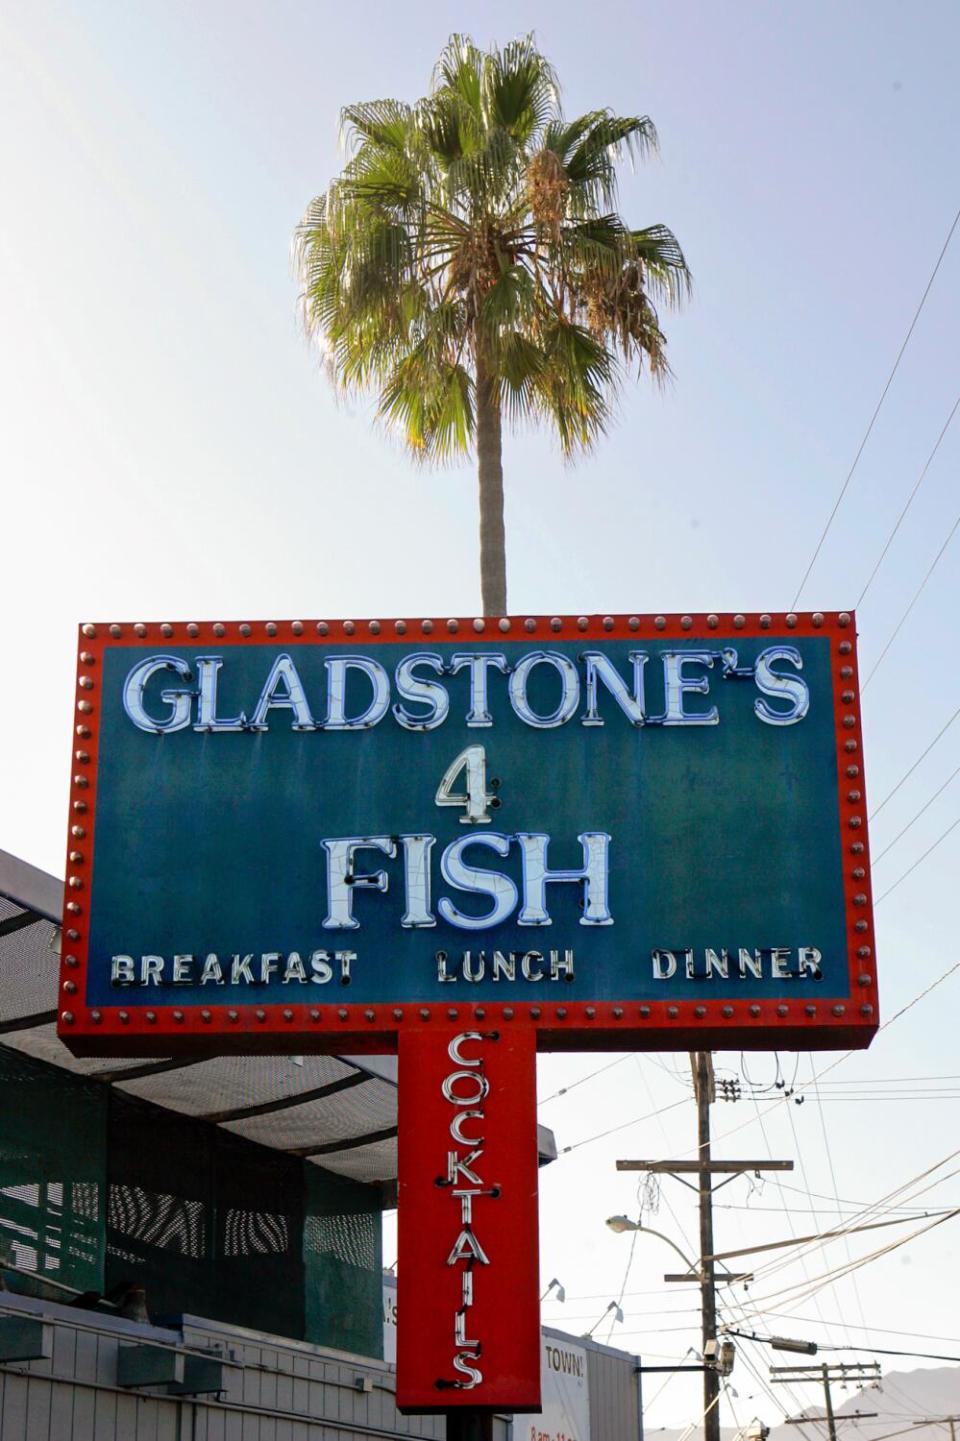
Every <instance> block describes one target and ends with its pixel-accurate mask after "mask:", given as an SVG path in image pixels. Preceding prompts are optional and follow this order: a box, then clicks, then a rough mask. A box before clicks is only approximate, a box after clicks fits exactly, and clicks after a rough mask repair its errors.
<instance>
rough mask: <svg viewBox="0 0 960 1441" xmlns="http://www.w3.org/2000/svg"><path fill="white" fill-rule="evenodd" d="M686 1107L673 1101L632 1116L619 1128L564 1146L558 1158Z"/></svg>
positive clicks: (612, 1127)
mask: <svg viewBox="0 0 960 1441" xmlns="http://www.w3.org/2000/svg"><path fill="white" fill-rule="evenodd" d="M684 1105H686V1101H685V1100H681V1101H674V1102H673V1103H672V1104H671V1105H669V1106H663V1107H661V1109H660V1110H659V1111H650V1112H649V1113H648V1114H647V1115H645V1116H634V1117H633V1119H632V1120H631V1121H622V1122H621V1123H620V1125H619V1126H611V1127H610V1128H609V1130H606V1131H598V1132H597V1134H596V1135H595V1136H584V1138H583V1140H581V1141H574V1143H573V1145H572V1146H564V1147H563V1148H562V1149H561V1150H560V1151H559V1152H558V1158H559V1156H569V1154H570V1152H571V1151H579V1149H580V1147H581V1146H590V1145H592V1144H593V1142H594V1141H602V1140H603V1138H604V1137H605V1136H613V1135H616V1133H617V1132H618V1131H626V1130H628V1129H629V1127H630V1126H639V1125H640V1124H641V1122H643V1121H652V1120H653V1119H654V1117H655V1116H665V1115H666V1114H667V1112H668V1111H675V1110H676V1109H677V1107H678V1106H684Z"/></svg>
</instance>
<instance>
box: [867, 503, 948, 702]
mask: <svg viewBox="0 0 960 1441" xmlns="http://www.w3.org/2000/svg"><path fill="white" fill-rule="evenodd" d="M958 526H960V515H958V516H957V518H956V520H955V521H954V522H953V525H952V526H951V527H950V529H949V531H948V532H947V538H946V540H945V541H944V542H943V545H942V546H941V547H940V549H939V550H938V551H937V553H936V555H935V556H934V558H933V560H932V561H931V563H930V568H929V570H928V571H927V573H926V575H925V576H924V577H923V580H922V581H921V582H920V584H919V585H918V586H917V589H916V590H915V591H914V593H913V599H912V600H911V601H910V604H909V605H908V606H907V608H906V610H905V611H904V612H903V615H902V616H901V617H900V619H899V620H898V621H897V624H896V625H895V626H894V629H893V634H892V635H891V636H890V639H889V640H888V641H887V643H886V645H885V646H884V647H883V650H882V651H881V652H880V654H879V656H878V657H877V659H876V660H875V661H874V663H873V669H872V670H871V671H870V674H869V675H868V676H867V678H866V680H865V681H864V682H863V684H862V686H861V687H860V693H861V695H862V694H863V692H864V691H865V690H866V688H867V686H868V685H869V684H870V682H871V681H872V680H873V677H874V676H875V675H876V673H877V671H878V670H879V669H880V666H881V665H882V664H883V660H884V657H885V656H886V654H887V652H888V651H889V649H890V647H891V646H892V645H893V642H894V641H895V640H896V638H897V636H898V635H899V634H900V632H901V630H902V629H903V627H904V625H905V624H906V622H907V619H908V617H909V615H910V612H911V611H912V610H913V607H914V606H915V605H916V603H917V601H918V600H919V599H920V597H921V595H922V594H923V592H924V590H925V589H926V587H927V582H928V581H929V579H930V577H931V576H932V575H933V572H934V571H935V570H936V568H937V566H938V565H939V564H940V561H941V559H942V557H943V553H944V551H945V550H946V548H947V546H948V545H949V544H950V542H951V541H952V540H953V537H954V536H955V535H956V533H957V528H958Z"/></svg>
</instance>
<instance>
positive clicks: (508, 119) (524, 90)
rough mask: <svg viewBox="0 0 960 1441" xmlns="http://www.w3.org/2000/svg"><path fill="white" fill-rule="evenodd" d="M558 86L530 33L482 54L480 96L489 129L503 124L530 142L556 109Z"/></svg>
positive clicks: (548, 63)
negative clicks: (500, 47) (483, 55)
mask: <svg viewBox="0 0 960 1441" xmlns="http://www.w3.org/2000/svg"><path fill="white" fill-rule="evenodd" d="M559 93H560V87H559V85H558V82H557V77H556V74H555V72H554V69H553V66H552V65H551V64H550V62H549V61H548V60H547V59H546V58H545V57H544V56H543V55H541V54H540V52H539V50H537V48H536V45H535V44H534V40H533V36H532V35H527V36H524V37H523V38H522V39H520V40H514V41H511V43H510V44H509V45H505V46H504V47H503V49H502V50H501V49H494V50H491V51H490V52H489V54H487V55H486V56H485V57H484V64H483V71H482V96H483V109H484V117H485V120H486V123H487V126H488V128H489V129H494V128H498V127H499V128H502V129H504V130H506V131H507V132H508V134H509V135H511V136H512V138H513V139H514V140H515V141H517V142H518V143H520V144H529V143H530V142H531V141H532V139H533V138H534V136H536V135H537V134H538V133H539V132H540V131H541V130H542V129H543V127H544V126H545V125H546V124H547V123H548V122H549V120H550V119H551V117H552V116H553V115H554V114H555V113H556V110H557V105H558V97H559Z"/></svg>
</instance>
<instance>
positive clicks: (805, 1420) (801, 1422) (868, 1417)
mask: <svg viewBox="0 0 960 1441" xmlns="http://www.w3.org/2000/svg"><path fill="white" fill-rule="evenodd" d="M879 1415H880V1412H879V1411H855V1412H854V1414H853V1415H852V1416H834V1418H833V1420H834V1423H836V1422H837V1421H872V1420H874V1419H875V1418H876V1417H877V1416H879ZM826 1420H827V1417H826V1416H787V1417H786V1418H785V1420H784V1423H783V1424H784V1426H815V1425H816V1424H817V1422H818V1421H826Z"/></svg>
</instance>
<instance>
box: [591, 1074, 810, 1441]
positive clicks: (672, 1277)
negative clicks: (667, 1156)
mask: <svg viewBox="0 0 960 1441" xmlns="http://www.w3.org/2000/svg"><path fill="white" fill-rule="evenodd" d="M690 1069H691V1072H692V1074H693V1090H694V1095H695V1097H696V1102H697V1158H696V1160H695V1161H618V1162H617V1170H618V1171H652V1172H658V1173H660V1174H665V1175H669V1176H673V1177H674V1178H675V1179H676V1180H678V1181H681V1182H682V1183H683V1185H685V1186H690V1188H691V1190H695V1191H696V1192H697V1201H698V1207H699V1216H700V1261H699V1265H698V1266H697V1268H696V1270H694V1269H693V1267H692V1266H691V1267H690V1269H689V1270H687V1271H686V1272H685V1273H681V1274H679V1275H677V1274H669V1275H666V1276H664V1278H663V1279H664V1280H665V1281H674V1282H681V1283H687V1284H689V1283H690V1282H691V1281H697V1282H699V1284H700V1330H701V1343H702V1350H703V1362H704V1364H703V1429H704V1441H720V1377H721V1376H725V1375H728V1374H729V1372H730V1369H731V1367H732V1365H733V1344H732V1342H729V1341H724V1342H723V1343H720V1342H718V1339H717V1292H716V1287H717V1281H718V1280H719V1281H720V1282H721V1283H726V1284H729V1283H730V1282H732V1281H749V1280H751V1279H752V1276H751V1273H750V1272H749V1271H747V1272H737V1273H731V1272H729V1271H726V1270H721V1271H720V1272H719V1273H718V1272H717V1269H716V1262H717V1260H718V1257H717V1255H716V1254H715V1252H714V1249H713V1193H714V1191H715V1190H718V1189H719V1188H720V1187H721V1186H725V1185H726V1184H727V1183H728V1182H729V1181H732V1180H733V1179H734V1177H735V1176H740V1175H743V1174H744V1172H759V1171H792V1170H793V1162H792V1161H715V1160H714V1159H713V1157H712V1155H711V1152H710V1106H711V1104H712V1102H713V1101H714V1100H715V1099H716V1092H715V1085H714V1078H713V1057H712V1056H711V1054H710V1052H709V1051H691V1052H690ZM718 1173H720V1174H723V1177H724V1179H723V1180H722V1181H717V1182H716V1183H714V1182H713V1180H712V1178H713V1176H714V1175H716V1174H718ZM684 1175H689V1176H696V1178H697V1184H696V1186H694V1185H693V1184H692V1182H691V1181H685V1180H684ZM664 1239H667V1238H666V1237H665V1238H664ZM671 1244H672V1243H671ZM725 1353H729V1354H725ZM658 1369H661V1368H658ZM671 1369H684V1370H686V1369H689V1368H687V1367H684V1368H671Z"/></svg>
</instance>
